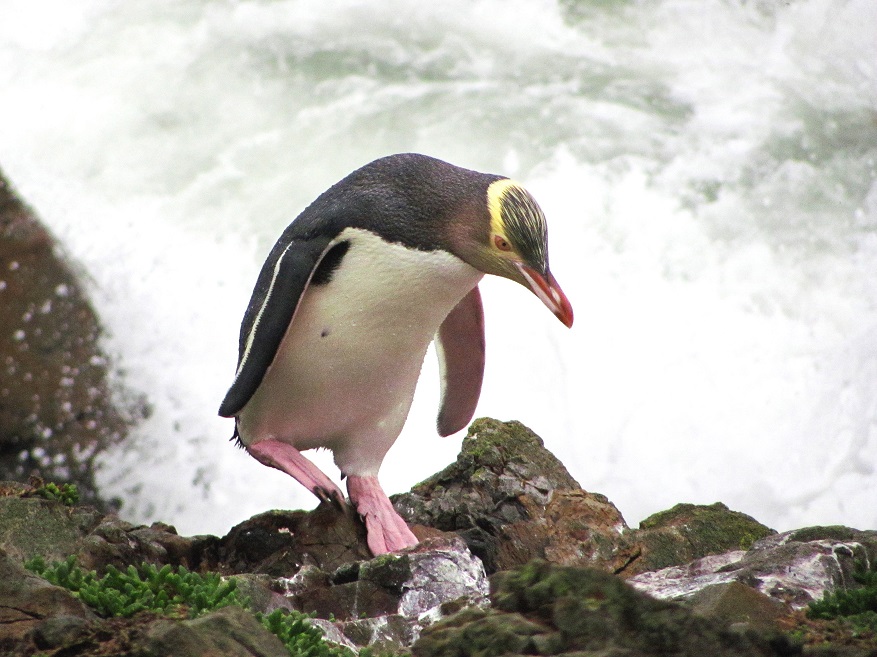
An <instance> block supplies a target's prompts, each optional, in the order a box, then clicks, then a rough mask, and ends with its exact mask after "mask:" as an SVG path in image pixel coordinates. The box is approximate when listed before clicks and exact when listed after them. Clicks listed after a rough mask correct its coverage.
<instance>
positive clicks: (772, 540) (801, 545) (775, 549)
mask: <svg viewBox="0 0 877 657" xmlns="http://www.w3.org/2000/svg"><path fill="white" fill-rule="evenodd" d="M838 536H840V537H841V538H837V537H838ZM875 557H877V532H875V531H864V532H863V531H858V530H854V529H848V528H838V527H828V528H819V527H811V528H807V529H803V530H796V531H791V532H784V533H782V534H775V535H771V536H768V537H766V538H763V539H761V540H759V541H757V542H756V543H755V544H753V546H752V547H751V548H750V549H749V550H748V551H744V550H736V551H732V552H728V553H726V554H724V555H718V556H709V557H704V558H702V559H698V560H696V561H693V562H692V563H690V564H687V565H684V566H673V567H670V568H664V569H662V570H658V571H655V572H649V573H642V574H640V575H637V576H636V577H632V578H631V579H630V580H629V581H630V582H631V584H632V585H634V586H635V587H637V588H638V589H639V590H641V591H644V592H646V593H649V594H650V595H653V596H655V597H658V598H664V599H673V600H683V599H686V598H690V597H691V596H692V595H694V594H695V593H696V592H698V591H700V590H701V589H704V588H706V587H708V586H712V585H716V584H726V583H729V582H735V581H736V582H741V583H743V584H746V585H747V586H750V587H752V588H754V589H755V590H757V591H760V592H762V593H764V594H765V595H767V596H770V597H771V598H775V599H777V600H779V601H780V602H782V603H784V604H786V605H788V606H789V607H790V608H792V609H801V608H803V607H805V606H806V605H807V604H808V603H810V602H811V601H813V600H818V599H820V598H822V596H823V595H824V594H825V593H830V592H834V591H837V590H839V589H844V588H848V587H853V588H855V586H856V584H855V582H854V580H853V578H852V573H853V572H854V571H855V570H856V569H857V568H861V567H863V566H865V565H868V564H872V563H874V559H875Z"/></svg>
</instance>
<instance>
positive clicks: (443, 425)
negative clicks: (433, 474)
mask: <svg viewBox="0 0 877 657" xmlns="http://www.w3.org/2000/svg"><path fill="white" fill-rule="evenodd" d="M435 346H436V352H437V353H438V359H439V372H440V375H441V388H442V398H441V399H442V401H441V408H440V409H439V415H438V432H439V435H442V436H450V435H451V434H452V433H455V432H457V431H459V430H460V429H462V428H464V427H465V426H466V425H467V424H468V423H469V421H470V420H471V419H472V416H473V415H474V414H475V406H476V405H477V404H478V397H479V396H480V395H481V381H482V379H483V378H484V310H483V308H482V306H481V292H479V291H478V286H477V285H476V286H475V287H473V288H472V290H471V291H470V292H469V293H468V294H467V295H466V296H465V297H463V298H462V299H461V300H460V303H458V304H457V305H456V306H455V307H454V309H453V310H452V311H451V312H450V314H449V315H448V316H447V317H446V318H445V321H444V322H442V325H441V326H440V327H439V330H438V333H437V334H436V339H435Z"/></svg>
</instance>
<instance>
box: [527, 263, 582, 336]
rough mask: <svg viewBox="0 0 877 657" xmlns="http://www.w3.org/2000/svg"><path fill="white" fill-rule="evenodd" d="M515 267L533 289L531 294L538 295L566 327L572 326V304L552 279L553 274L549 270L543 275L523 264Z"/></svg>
mask: <svg viewBox="0 0 877 657" xmlns="http://www.w3.org/2000/svg"><path fill="white" fill-rule="evenodd" d="M517 267H518V270H520V272H521V275H523V277H524V279H525V280H526V281H527V285H529V286H530V289H531V290H532V291H533V294H535V295H536V296H537V297H539V299H540V300H541V301H542V303H544V304H545V305H546V306H548V309H549V310H550V311H551V312H553V313H554V316H555V317H557V319H559V320H560V321H561V322H563V323H564V324H565V325H566V326H567V327H568V328H572V321H573V314H572V306H571V305H570V303H569V299H567V298H566V295H565V294H564V293H563V290H561V289H560V285H558V284H557V281H556V280H554V276H552V275H551V272H548V273H547V274H546V275H545V276H543V275H542V274H540V273H539V272H537V271H536V270H535V269H533V268H532V267H528V266H527V265H525V264H518V265H517Z"/></svg>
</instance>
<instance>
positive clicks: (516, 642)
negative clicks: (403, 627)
mask: <svg viewBox="0 0 877 657" xmlns="http://www.w3.org/2000/svg"><path fill="white" fill-rule="evenodd" d="M491 589H492V592H491V595H490V598H491V601H492V607H491V608H490V609H477V608H474V609H467V610H464V611H462V612H460V613H459V614H456V615H454V616H451V617H450V618H448V619H445V620H443V621H441V622H439V623H437V624H435V625H433V626H432V627H429V628H427V629H425V630H424V631H423V633H422V635H421V637H420V639H419V640H418V641H417V642H416V643H415V644H414V646H413V647H412V653H413V654H414V655H415V656H416V657H445V656H450V655H454V656H456V657H466V656H468V655H478V656H479V657H492V656H499V655H564V654H579V655H585V654H587V655H610V654H611V655H628V656H646V655H680V656H683V655H684V656H691V657H702V656H703V655H710V656H711V657H722V656H724V655H728V656H731V655H734V656H735V657H745V656H753V657H754V656H767V655H789V654H795V653H794V646H791V645H790V644H789V643H788V642H787V641H785V640H783V639H774V640H768V639H765V638H762V637H759V636H758V635H756V634H754V633H747V632H739V631H733V630H731V629H729V628H728V627H727V626H726V625H723V624H722V623H719V622H717V621H714V620H712V619H707V618H703V617H701V616H697V615H695V614H692V613H691V612H690V611H689V610H687V609H685V608H684V607H682V606H681V605H677V604H673V603H668V602H663V601H660V600H655V599H653V598H650V597H649V596H646V595H643V594H642V593H639V592H637V591H636V590H635V589H633V588H632V587H631V586H629V585H627V584H626V583H625V582H624V581H623V580H622V579H620V578H619V577H617V576H614V575H610V574H608V573H604V572H600V571H597V570H593V569H588V568H575V567H565V566H557V565H553V564H549V563H547V562H544V561H537V562H533V563H531V564H528V565H526V566H523V567H520V568H516V569H514V570H512V571H507V572H503V573H498V574H496V575H494V576H493V577H492V578H491Z"/></svg>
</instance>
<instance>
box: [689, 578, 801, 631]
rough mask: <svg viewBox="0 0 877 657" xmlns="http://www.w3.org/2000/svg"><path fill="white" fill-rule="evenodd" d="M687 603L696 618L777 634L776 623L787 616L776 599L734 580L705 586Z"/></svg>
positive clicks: (783, 607)
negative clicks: (697, 616)
mask: <svg viewBox="0 0 877 657" xmlns="http://www.w3.org/2000/svg"><path fill="white" fill-rule="evenodd" d="M686 602H687V603H688V608H689V609H691V611H692V612H694V613H695V614H697V615H699V616H706V617H707V618H716V619H718V620H721V621H723V622H725V623H726V624H728V625H733V626H738V627H741V626H742V627H746V628H752V629H756V630H760V631H774V632H776V631H778V630H779V624H778V623H777V621H778V620H779V619H780V618H783V617H785V616H787V615H788V608H787V607H786V605H784V604H783V603H782V602H780V601H779V600H777V599H775V598H771V597H770V596H767V595H765V594H764V593H761V592H759V591H756V590H755V589H753V588H750V587H748V586H746V585H744V584H742V583H740V582H736V581H735V582H727V583H725V584H713V585H712V586H707V587H706V588H703V589H701V590H700V591H698V592H696V593H695V594H693V595H692V596H691V597H690V598H688V600H687V601H686Z"/></svg>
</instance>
